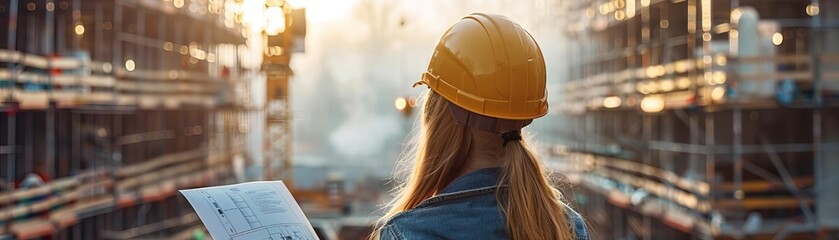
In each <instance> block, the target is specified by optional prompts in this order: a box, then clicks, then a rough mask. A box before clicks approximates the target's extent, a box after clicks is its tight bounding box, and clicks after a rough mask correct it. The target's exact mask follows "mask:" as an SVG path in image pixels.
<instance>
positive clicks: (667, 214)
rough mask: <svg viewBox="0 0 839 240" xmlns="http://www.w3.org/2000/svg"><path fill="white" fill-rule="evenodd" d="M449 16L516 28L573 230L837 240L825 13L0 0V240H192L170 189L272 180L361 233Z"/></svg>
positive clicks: (301, 1) (333, 1) (316, 214)
mask: <svg viewBox="0 0 839 240" xmlns="http://www.w3.org/2000/svg"><path fill="white" fill-rule="evenodd" d="M472 12H492V13H500V14H503V15H506V16H508V17H510V18H512V19H513V20H514V21H516V22H518V23H520V24H521V25H522V26H523V27H525V28H526V29H528V30H529V31H530V33H531V34H532V35H533V36H534V37H535V38H536V39H537V41H538V42H539V43H540V46H541V47H542V51H543V53H544V55H545V58H546V62H547V73H548V87H549V90H548V91H549V96H550V97H549V100H550V101H551V102H550V104H551V112H550V114H549V115H548V116H546V117H545V118H542V119H539V120H537V121H535V122H534V124H533V125H531V126H530V127H528V129H529V130H530V131H531V132H533V133H535V134H536V138H537V139H538V140H539V143H538V148H539V151H540V154H541V156H542V157H543V159H544V160H546V161H548V163H549V164H548V165H549V166H551V167H552V168H553V169H554V170H555V171H556V172H557V177H558V179H559V180H561V181H562V183H561V186H563V187H564V190H565V197H566V199H567V200H568V201H569V202H571V204H572V205H573V206H575V208H576V209H578V210H579V211H580V212H581V213H582V214H583V215H584V216H585V217H586V218H587V221H588V223H589V224H590V230H591V231H592V232H593V236H594V237H595V238H596V239H839V233H837V232H839V231H837V230H839V205H837V204H839V190H837V189H836V188H834V187H832V186H834V185H836V184H837V183H839V177H837V176H835V174H832V172H833V171H839V162H837V160H836V158H837V156H839V155H837V153H839V152H838V151H839V127H837V126H838V125H837V124H836V123H837V122H839V111H837V101H839V3H836V2H833V1H826V0H497V1H489V0H459V1H451V0H424V1H407V0H406V1H400V0H295V1H292V0H3V1H0V239H162V238H165V239H205V238H208V237H209V236H208V235H207V234H206V231H205V229H204V228H203V226H202V225H201V223H200V221H199V220H198V218H197V216H196V215H195V214H194V212H193V211H192V210H191V207H189V205H188V203H187V202H186V201H185V199H183V197H181V196H180V195H179V194H177V190H178V189H184V188H193V187H202V186H211V185H220V184H228V183H235V182H244V181H254V180H266V179H269V180H277V179H281V180H284V181H285V182H286V184H287V185H289V186H290V188H291V189H292V192H293V194H294V195H295V197H296V198H297V200H298V202H299V203H300V204H301V206H302V207H303V208H304V211H305V212H306V214H307V216H308V217H309V218H310V219H311V220H312V223H313V225H314V226H315V227H316V230H317V232H318V234H320V237H321V238H322V239H364V237H365V236H366V234H367V233H368V232H369V230H370V224H371V223H372V221H373V220H374V219H376V218H377V216H380V215H381V214H382V212H381V211H380V207H381V204H382V203H383V202H385V201H387V200H388V199H389V198H390V192H389V190H390V188H391V187H392V186H390V181H389V180H390V178H391V176H390V174H391V172H392V168H393V162H394V160H395V159H397V158H398V156H399V154H400V151H401V150H402V149H403V147H404V146H405V144H406V137H408V136H409V134H410V133H411V131H412V130H413V127H414V123H415V121H416V117H417V113H418V112H419V109H415V108H417V107H420V105H419V104H421V102H420V101H419V100H417V97H418V96H419V95H420V94H421V92H422V91H423V89H412V88H411V87H410V86H411V84H412V83H414V82H415V81H416V80H417V78H418V77H419V76H420V74H421V73H422V72H423V71H425V69H426V67H427V63H428V60H429V58H430V57H431V53H432V51H433V49H434V46H435V45H436V43H437V40H438V39H439V37H440V36H441V35H442V34H443V32H444V31H445V30H446V29H447V28H448V27H449V26H450V25H451V24H453V23H454V22H456V21H457V20H458V19H459V18H460V17H463V16H465V15H467V14H469V13H472Z"/></svg>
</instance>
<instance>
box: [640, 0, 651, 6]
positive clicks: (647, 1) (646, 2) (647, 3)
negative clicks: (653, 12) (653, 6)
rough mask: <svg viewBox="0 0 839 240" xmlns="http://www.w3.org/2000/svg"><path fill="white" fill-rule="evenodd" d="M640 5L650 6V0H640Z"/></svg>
mask: <svg viewBox="0 0 839 240" xmlns="http://www.w3.org/2000/svg"><path fill="white" fill-rule="evenodd" d="M641 6H644V7H649V6H650V0H641Z"/></svg>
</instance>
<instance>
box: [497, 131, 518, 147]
mask: <svg viewBox="0 0 839 240" xmlns="http://www.w3.org/2000/svg"><path fill="white" fill-rule="evenodd" d="M501 138H502V139H504V144H503V145H502V146H504V147H507V143H508V142H510V141H521V129H519V130H513V131H509V132H505V133H503V134H501Z"/></svg>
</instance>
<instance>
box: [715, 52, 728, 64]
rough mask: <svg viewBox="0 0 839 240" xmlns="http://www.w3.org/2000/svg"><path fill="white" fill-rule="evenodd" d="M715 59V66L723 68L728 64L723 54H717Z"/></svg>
mask: <svg viewBox="0 0 839 240" xmlns="http://www.w3.org/2000/svg"><path fill="white" fill-rule="evenodd" d="M716 58H717V59H716V61H717V65H720V66H725V65H726V64H728V59H727V58H725V55H723V54H717V57H716Z"/></svg>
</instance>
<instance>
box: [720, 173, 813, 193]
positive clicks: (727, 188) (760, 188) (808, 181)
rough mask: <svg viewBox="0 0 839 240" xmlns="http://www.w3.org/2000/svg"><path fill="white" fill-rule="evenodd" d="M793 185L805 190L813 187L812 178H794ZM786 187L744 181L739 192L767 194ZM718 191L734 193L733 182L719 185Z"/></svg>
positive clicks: (755, 181)
mask: <svg viewBox="0 0 839 240" xmlns="http://www.w3.org/2000/svg"><path fill="white" fill-rule="evenodd" d="M792 181H793V183H794V184H795V186H797V187H798V188H799V189H801V188H806V187H808V186H812V185H813V176H801V177H794V178H793V180H792ZM785 188H786V187H785V186H784V185H778V184H775V183H773V182H770V181H767V180H751V181H745V182H743V183H742V184H741V188H740V189H741V190H743V191H744V192H746V193H755V192H767V191H775V190H783V189H785ZM718 191H720V192H734V183H733V182H726V183H723V184H720V186H719V188H718Z"/></svg>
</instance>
